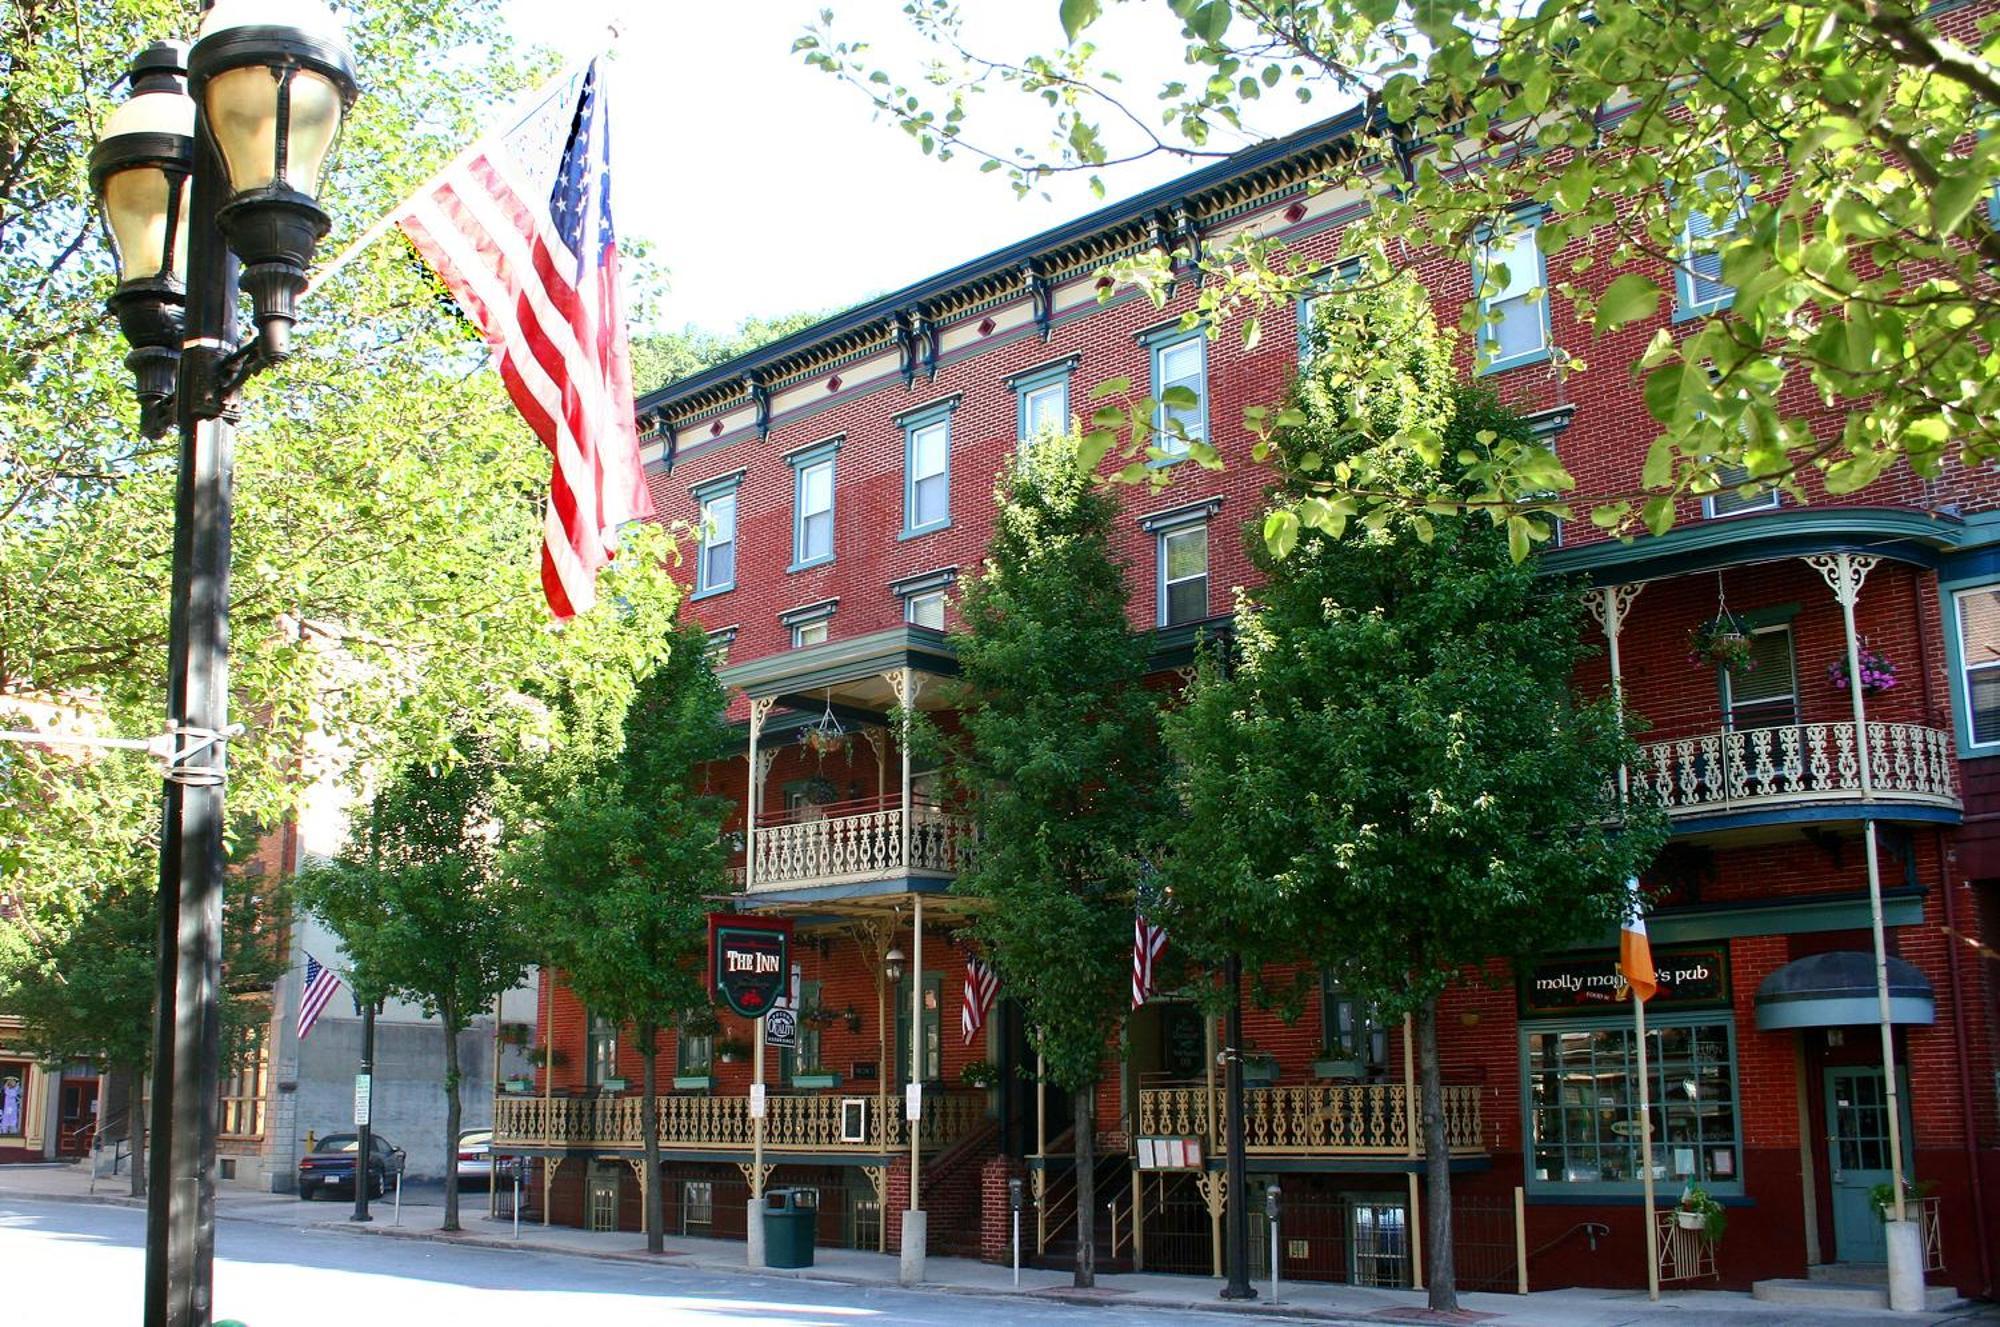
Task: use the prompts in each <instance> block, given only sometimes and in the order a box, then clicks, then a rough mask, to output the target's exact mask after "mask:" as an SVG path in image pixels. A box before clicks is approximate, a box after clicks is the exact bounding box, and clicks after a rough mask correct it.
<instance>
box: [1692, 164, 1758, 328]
mask: <svg viewBox="0 0 2000 1327" xmlns="http://www.w3.org/2000/svg"><path fill="white" fill-rule="evenodd" d="M1743 189H1744V179H1743V177H1742V176H1741V175H1740V174H1738V173H1737V171H1736V170H1735V168H1733V167H1730V166H1717V167H1715V168H1713V169H1712V170H1708V171H1704V172H1703V173H1702V174H1701V175H1700V176H1699V177H1698V178H1697V179H1696V181H1695V196H1694V197H1691V198H1690V199H1689V200H1688V217H1687V221H1686V222H1685V223H1684V224H1683V225H1682V227H1681V252H1680V262H1679V263H1677V264H1676V265H1675V269H1674V290H1675V296H1676V298H1675V302H1674V321H1675V322H1684V321H1686V320H1687V319H1689V318H1699V317H1702V316H1703V315H1705V314H1710V313H1714V312H1716V311H1717V310H1719V309H1726V308H1728V307H1729V305H1730V304H1731V303H1733V302H1734V301H1735V299H1736V287H1734V286H1732V285H1729V284H1727V283H1726V282H1724V281H1723V279H1722V250H1723V248H1724V247H1725V246H1727V245H1728V243H1729V241H1730V239H1731V237H1733V236H1734V235H1735V234H1736V228H1737V227H1738V226H1739V225H1741V224H1742V223H1743V220H1744V218H1745V217H1746V216H1748V215H1749V205H1748V203H1747V201H1746V199H1745V197H1744V192H1743Z"/></svg>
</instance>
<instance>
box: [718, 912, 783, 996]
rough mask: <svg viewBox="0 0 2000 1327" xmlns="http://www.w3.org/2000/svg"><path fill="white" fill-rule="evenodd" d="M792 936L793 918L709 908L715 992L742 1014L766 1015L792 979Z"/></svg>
mask: <svg viewBox="0 0 2000 1327" xmlns="http://www.w3.org/2000/svg"><path fill="white" fill-rule="evenodd" d="M791 941H792V923H791V919H790V918H786V917H748V916H740V915H738V914H736V913H731V912H711V913H709V914H708V985H709V992H710V994H712V995H714V996H715V997H716V998H718V999H720V1000H721V1001H722V1002H723V1004H725V1005H727V1006H728V1007H729V1010H730V1012H732V1013H734V1014H737V1015H738V1016H740V1017H743V1018H762V1017H764V1015H766V1014H768V1013H770V1012H771V1008H772V1006H773V1005H775V1004H776V1003H777V1002H778V1000H779V999H780V998H781V997H782V996H783V995H784V994H785V988H786V985H787V983H788V982H789V981H790V978H791V970H792V965H791Z"/></svg>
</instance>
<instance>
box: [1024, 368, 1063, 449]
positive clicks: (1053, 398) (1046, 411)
mask: <svg viewBox="0 0 2000 1327" xmlns="http://www.w3.org/2000/svg"><path fill="white" fill-rule="evenodd" d="M1020 415H1021V441H1022V442H1033V441H1034V440H1035V439H1037V438H1042V437H1048V436H1050V435H1052V434H1060V433H1065V432H1067V431H1068V430H1069V378H1068V377H1067V376H1066V375H1065V376H1063V377H1059V378H1053V379H1050V380H1048V381H1044V382H1037V383H1023V384H1022V385H1021V409H1020Z"/></svg>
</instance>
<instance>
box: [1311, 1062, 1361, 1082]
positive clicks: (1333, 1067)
mask: <svg viewBox="0 0 2000 1327" xmlns="http://www.w3.org/2000/svg"><path fill="white" fill-rule="evenodd" d="M1361 1075H1362V1067H1361V1061H1359V1060H1314V1061H1313V1077H1315V1078H1359V1077H1361Z"/></svg>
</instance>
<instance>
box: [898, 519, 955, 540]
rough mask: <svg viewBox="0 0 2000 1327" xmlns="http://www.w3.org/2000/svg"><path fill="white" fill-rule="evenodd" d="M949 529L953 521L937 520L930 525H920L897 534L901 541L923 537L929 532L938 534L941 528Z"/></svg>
mask: <svg viewBox="0 0 2000 1327" xmlns="http://www.w3.org/2000/svg"><path fill="white" fill-rule="evenodd" d="M949 529H951V522H950V521H948V520H947V521H937V522H934V523H933V524H930V525H919V526H917V527H916V528H915V529H913V530H904V531H902V532H901V533H899V534H898V535H897V536H896V541H897V542H898V543H901V542H902V541H903V540H905V539H921V538H923V537H924V536H925V535H927V534H936V533H937V532H938V531H940V530H949Z"/></svg>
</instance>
